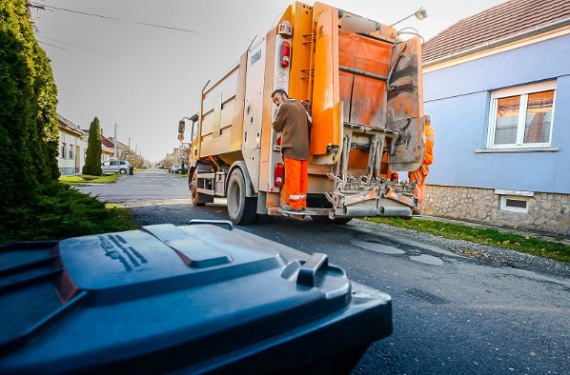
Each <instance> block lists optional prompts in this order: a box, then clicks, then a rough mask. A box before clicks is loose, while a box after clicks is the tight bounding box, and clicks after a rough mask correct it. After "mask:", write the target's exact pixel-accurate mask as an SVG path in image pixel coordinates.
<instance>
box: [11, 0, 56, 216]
mask: <svg viewBox="0 0 570 375" xmlns="http://www.w3.org/2000/svg"><path fill="white" fill-rule="evenodd" d="M0 103H1V105H0V160H2V163H0V191H2V194H1V196H2V199H1V202H0V205H1V206H2V208H3V209H5V208H10V207H19V206H22V205H24V204H33V202H36V201H37V199H39V195H40V190H41V188H42V186H43V185H49V184H52V183H55V182H57V177H58V176H59V170H58V168H57V159H55V155H57V147H58V146H57V145H58V140H57V136H58V131H57V115H56V109H55V108H56V104H57V99H56V86H55V83H54V80H53V74H52V71H51V67H50V65H49V60H48V58H47V56H46V55H45V52H44V51H43V50H42V49H41V48H40V47H39V45H38V43H37V41H36V39H35V37H34V34H33V31H32V27H31V25H30V20H29V16H28V13H27V11H26V0H0ZM5 212H6V211H5Z"/></svg>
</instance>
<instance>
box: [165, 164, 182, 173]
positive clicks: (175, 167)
mask: <svg viewBox="0 0 570 375" xmlns="http://www.w3.org/2000/svg"><path fill="white" fill-rule="evenodd" d="M168 172H170V173H181V172H182V168H181V167H180V165H178V164H175V165H173V166H172V167H170V169H169V170H168Z"/></svg>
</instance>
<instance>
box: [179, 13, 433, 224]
mask: <svg viewBox="0 0 570 375" xmlns="http://www.w3.org/2000/svg"><path fill="white" fill-rule="evenodd" d="M278 88H281V89H284V90H285V91H287V92H288V94H289V97H291V98H295V99H296V100H299V101H302V102H303V103H304V104H305V105H306V107H307V109H308V111H309V113H310V115H311V116H312V126H311V130H310V159H309V166H308V173H309V183H308V194H307V204H308V207H307V211H306V212H305V213H303V214H300V215H299V216H301V217H303V216H305V215H307V214H310V216H311V217H312V219H313V220H314V221H324V222H335V223H346V222H348V221H349V220H350V219H351V218H354V217H365V216H366V217H376V216H392V217H393V216H398V217H409V216H411V215H412V210H413V209H414V208H415V207H416V205H417V198H416V197H415V196H414V194H413V186H411V185H410V184H408V183H401V182H399V181H398V179H397V178H396V177H395V176H396V175H397V173H396V172H405V171H411V170H415V169H417V168H419V167H420V166H421V163H422V160H423V156H424V151H425V138H424V135H423V128H424V114H423V99H422V78H421V38H420V37H413V38H411V39H408V40H401V39H400V37H399V35H398V34H397V30H396V29H394V28H393V27H390V26H388V25H384V24H382V23H380V22H376V21H373V20H370V19H367V18H365V17H361V16H358V15H356V14H353V13H350V12H347V11H344V10H341V9H337V8H335V7H331V6H328V5H325V4H322V3H315V4H314V5H313V6H309V5H307V4H303V3H300V2H295V3H294V4H292V5H290V6H289V7H288V8H287V9H286V11H285V12H284V13H283V14H282V15H281V17H280V19H279V20H278V21H277V22H276V25H275V27H272V28H271V29H270V30H269V32H268V33H267V35H266V36H265V37H264V38H263V39H262V40H260V41H258V42H257V43H256V44H252V46H251V47H250V48H248V50H247V51H246V52H245V53H244V54H243V55H242V56H241V58H240V59H239V63H238V64H237V65H236V66H234V67H233V68H231V69H230V70H229V71H228V72H227V73H226V74H224V75H223V76H222V77H221V78H220V79H218V80H216V81H207V83H206V84H205V86H204V87H203V88H202V91H201V100H200V103H199V111H198V113H197V114H196V115H194V116H192V118H191V120H190V121H191V124H190V126H191V129H189V133H190V144H189V147H188V158H187V162H188V170H189V174H188V186H189V189H190V192H191V199H192V202H193V204H194V205H195V206H201V205H205V204H207V203H212V202H213V201H214V198H217V197H218V198H227V206H228V215H229V218H230V219H231V221H232V222H234V223H237V224H251V223H253V222H254V221H255V219H256V217H257V215H290V213H288V212H286V211H284V210H282V209H281V207H280V193H281V190H282V184H283V182H284V163H283V159H282V155H281V152H280V134H279V133H276V132H275V131H274V130H273V128H272V126H271V124H272V121H273V118H274V116H275V112H276V107H275V105H274V104H273V102H272V100H271V97H270V95H271V93H272V92H273V91H274V90H275V89H278ZM178 130H179V135H178V139H179V140H180V141H182V140H183V139H184V137H185V134H184V133H185V131H186V123H185V122H184V120H181V122H180V123H179V129H178Z"/></svg>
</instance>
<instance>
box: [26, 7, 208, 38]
mask: <svg viewBox="0 0 570 375" xmlns="http://www.w3.org/2000/svg"><path fill="white" fill-rule="evenodd" d="M29 4H30V6H33V7H34V8H37V9H53V10H60V11H63V12H69V13H75V14H81V15H83V16H90V17H98V18H104V19H108V20H113V21H120V22H128V23H134V24H137V25H142V26H149V27H156V28H159V29H167V30H172V31H182V32H185V33H197V31H194V30H189V29H183V28H181V27H172V26H164V25H155V24H152V23H147V22H139V21H131V20H125V19H122V18H115V17H110V16H103V15H101V14H95V13H88V12H82V11H79V10H73V9H67V8H60V7H54V6H52V5H41V4H36V3H29Z"/></svg>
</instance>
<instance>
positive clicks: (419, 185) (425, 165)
mask: <svg viewBox="0 0 570 375" xmlns="http://www.w3.org/2000/svg"><path fill="white" fill-rule="evenodd" d="M424 134H425V138H426V149H425V154H424V160H423V162H422V165H421V167H420V168H419V169H416V170H415V171H411V172H409V173H408V179H409V181H410V183H413V182H415V183H416V186H415V187H414V195H415V196H416V197H417V198H418V205H417V207H416V208H414V210H413V213H414V214H416V215H419V214H420V212H421V209H423V205H424V194H425V185H426V177H427V175H428V174H429V166H430V164H431V163H433V143H434V141H435V132H434V131H433V128H432V127H431V115H429V114H426V115H425V116H424Z"/></svg>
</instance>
